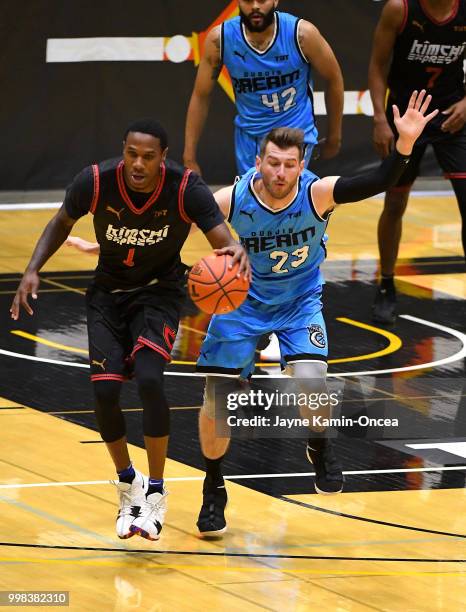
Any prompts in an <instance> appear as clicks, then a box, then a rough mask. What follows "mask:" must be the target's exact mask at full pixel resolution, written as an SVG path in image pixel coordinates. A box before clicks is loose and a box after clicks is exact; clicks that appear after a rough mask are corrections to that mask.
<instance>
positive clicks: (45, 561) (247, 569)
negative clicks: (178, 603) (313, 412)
mask: <svg viewBox="0 0 466 612" xmlns="http://www.w3.org/2000/svg"><path fill="white" fill-rule="evenodd" d="M121 552H122V553H128V552H129V550H125V549H122V550H121ZM150 552H151V551H150V549H148V550H147V553H150ZM139 554H140V555H144V554H145V553H144V552H141V553H136V555H139ZM180 554H182V553H180ZM136 555H135V559H134V563H135V564H136V563H137V565H138V567H140V565H141V559H140V558H139V557H138V556H136ZM156 559H157V557H155V555H154V558H153V559H150V561H156ZM146 560H147V559H146ZM307 560H308V561H332V562H333V561H335V560H333V559H323V560H321V559H307ZM337 560H338V559H337ZM252 561H254V559H253V560H252ZM340 561H341V560H340ZM347 561H349V562H352V561H354V559H348V560H347ZM358 561H359V560H358ZM0 563H43V564H54V565H56V564H58V563H68V564H71V563H73V564H75V565H88V566H97V567H99V566H104V567H126V568H127V569H130V568H131V567H132V563H133V561H131V560H130V561H128V559H125V560H122V561H120V562H119V561H104V560H102V559H100V560H97V559H96V560H92V559H89V560H84V559H45V558H42V559H22V558H8V557H5V558H0ZM414 563H415V561H414ZM451 563H455V562H454V561H452V562H451ZM457 563H458V562H457ZM150 569H154V570H157V569H160V570H167V569H174V570H199V571H206V572H211V571H212V570H214V571H221V572H225V571H227V572H255V573H257V572H280V573H282V574H289V573H293V574H315V575H323V576H335V575H336V576H348V575H349V576H354V575H357V576H381V577H383V576H442V577H443V576H454V577H459V576H463V577H464V575H465V573H466V568H465V569H464V571H455V572H434V571H426V572H422V571H415V570H413V571H405V572H403V571H400V572H396V571H393V572H392V571H390V572H385V571H381V570H379V571H375V570H372V571H354V570H351V569H348V570H320V569H302V568H293V567H268V566H265V567H241V566H240V567H235V566H229V565H185V564H177V563H170V564H167V565H164V564H160V565H157V564H156V563H153V564H151V565H150Z"/></svg>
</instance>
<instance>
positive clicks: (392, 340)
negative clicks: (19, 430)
mask: <svg viewBox="0 0 466 612" xmlns="http://www.w3.org/2000/svg"><path fill="white" fill-rule="evenodd" d="M337 321H341V322H342V323H347V324H348V325H354V326H355V327H360V328H361V329H366V330H368V331H371V332H373V333H376V334H379V335H380V336H383V337H384V338H387V340H388V346H386V347H385V348H383V349H381V350H380V351H375V352H374V353H366V354H365V355H356V356H355V357H342V358H340V359H329V361H328V363H347V362H350V361H365V360H367V359H376V358H377V357H382V356H384V355H390V354H391V353H394V352H395V351H398V350H399V349H400V348H401V347H402V346H403V343H402V341H401V339H400V338H399V337H398V336H396V335H395V334H393V333H392V332H389V331H387V330H386V329H381V328H379V327H374V326H373V325H368V324H367V323H361V321H355V320H354V319H348V318H347V317H337ZM182 327H185V329H189V330H190V331H196V332H198V333H204V332H201V331H200V330H196V329H194V328H190V327H187V326H183V325H182ZM11 333H12V334H15V335H16V336H21V337H22V338H26V339H27V340H32V341H33V342H37V343H39V344H44V345H45V346H50V347H51V348H56V349H60V350H62V351H68V352H70V353H80V354H82V355H89V353H88V351H86V350H84V349H80V348H77V347H74V346H68V345H66V344H60V343H58V342H53V341H52V340H46V339H45V338H40V337H39V336H35V335H34V334H29V333H28V332H24V331H21V330H19V329H15V330H11ZM171 363H172V364H173V365H187V366H194V365H196V362H195V361H179V360H173V361H172V362H171ZM256 365H257V366H264V365H265V366H268V367H275V366H279V365H280V364H279V363H276V362H259V363H256Z"/></svg>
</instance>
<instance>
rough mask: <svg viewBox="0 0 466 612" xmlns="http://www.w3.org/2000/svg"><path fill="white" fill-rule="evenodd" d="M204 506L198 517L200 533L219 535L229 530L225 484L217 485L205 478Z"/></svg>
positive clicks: (208, 535)
mask: <svg viewBox="0 0 466 612" xmlns="http://www.w3.org/2000/svg"><path fill="white" fill-rule="evenodd" d="M202 496H203V501H202V508H201V511H200V513H199V518H198V519H197V523H196V524H197V527H198V529H199V533H200V534H201V535H202V536H205V537H211V538H212V537H218V536H220V535H222V533H225V531H226V530H227V523H226V521H225V506H226V505H227V500H228V496H227V492H226V489H225V484H222V485H219V486H215V485H212V484H211V483H209V482H207V479H206V480H204V486H203V487H202Z"/></svg>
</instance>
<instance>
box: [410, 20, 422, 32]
mask: <svg viewBox="0 0 466 612" xmlns="http://www.w3.org/2000/svg"><path fill="white" fill-rule="evenodd" d="M411 23H412V24H413V26H416V27H417V28H419V29H420V30H421V32H424V24H423V23H419V21H416V19H413V20H412V22H411Z"/></svg>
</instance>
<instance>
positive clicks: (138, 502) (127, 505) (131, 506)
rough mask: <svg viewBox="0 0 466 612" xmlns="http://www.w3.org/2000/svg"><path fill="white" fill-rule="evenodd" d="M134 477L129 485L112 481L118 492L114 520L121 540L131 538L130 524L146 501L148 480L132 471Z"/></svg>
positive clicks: (139, 473)
mask: <svg viewBox="0 0 466 612" xmlns="http://www.w3.org/2000/svg"><path fill="white" fill-rule="evenodd" d="M134 471H135V472H136V475H135V477H134V479H133V482H132V483H131V484H128V483H127V482H120V481H119V480H112V483H113V484H114V485H115V486H116V488H117V491H118V497H119V501H120V508H119V510H118V515H117V520H116V532H117V536H118V537H119V538H122V539H126V538H131V537H132V536H133V535H134V533H133V532H132V531H131V530H130V527H131V523H132V522H133V521H134V519H135V518H136V517H137V516H138V514H139V510H140V508H141V506H142V504H144V503H145V501H146V491H147V488H148V486H149V479H148V478H147V476H144V474H141V472H138V471H137V470H134Z"/></svg>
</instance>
